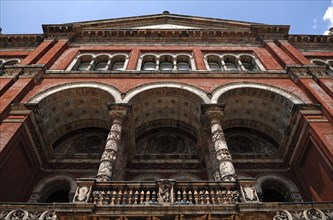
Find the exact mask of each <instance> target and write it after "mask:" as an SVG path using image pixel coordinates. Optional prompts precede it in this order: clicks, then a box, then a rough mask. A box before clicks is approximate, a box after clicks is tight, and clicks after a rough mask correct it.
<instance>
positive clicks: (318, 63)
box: [313, 60, 326, 66]
mask: <svg viewBox="0 0 333 220" xmlns="http://www.w3.org/2000/svg"><path fill="white" fill-rule="evenodd" d="M313 64H316V65H317V66H326V63H325V62H324V61H321V60H315V61H313Z"/></svg>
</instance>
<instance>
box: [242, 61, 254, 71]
mask: <svg viewBox="0 0 333 220" xmlns="http://www.w3.org/2000/svg"><path fill="white" fill-rule="evenodd" d="M242 64H243V66H244V68H245V69H246V70H248V71H255V70H256V67H255V66H254V65H253V64H252V63H249V62H242Z"/></svg>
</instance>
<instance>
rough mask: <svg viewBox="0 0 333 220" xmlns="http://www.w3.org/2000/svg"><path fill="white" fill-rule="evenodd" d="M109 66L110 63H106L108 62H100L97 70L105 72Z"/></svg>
mask: <svg viewBox="0 0 333 220" xmlns="http://www.w3.org/2000/svg"><path fill="white" fill-rule="evenodd" d="M107 64H108V62H106V61H102V62H99V63H98V64H97V65H96V67H95V70H105V68H106V65H107Z"/></svg>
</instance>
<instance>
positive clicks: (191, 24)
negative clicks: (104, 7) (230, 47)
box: [63, 13, 258, 30]
mask: <svg viewBox="0 0 333 220" xmlns="http://www.w3.org/2000/svg"><path fill="white" fill-rule="evenodd" d="M252 24H258V23H251V22H243V21H233V20H224V19H216V18H205V17H197V16H187V15H177V14H164V13H163V14H156V15H146V16H136V17H125V18H115V19H105V20H96V21H86V22H76V23H68V24H63V25H70V26H74V27H77V28H80V29H82V30H88V29H90V30H93V29H94V30H103V29H104V30H106V29H138V30H143V29H150V30H153V29H157V30H158V29H168V30H170V29H177V30H179V29H185V30H186V29H242V30H244V29H249V28H250V26H251V25H252Z"/></svg>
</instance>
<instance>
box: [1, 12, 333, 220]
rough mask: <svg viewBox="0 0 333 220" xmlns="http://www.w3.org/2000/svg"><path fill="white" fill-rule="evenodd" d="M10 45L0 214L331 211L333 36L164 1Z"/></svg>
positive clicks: (174, 215) (5, 54)
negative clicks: (161, 6) (162, 6)
mask: <svg viewBox="0 0 333 220" xmlns="http://www.w3.org/2000/svg"><path fill="white" fill-rule="evenodd" d="M0 39H1V40H0V47H1V51H0V64H1V73H0V75H1V76H0V80H1V84H0V95H1V105H0V123H1V124H0V129H1V130H0V131H1V134H0V135H1V136H0V137H1V139H0V180H1V181H0V189H1V190H0V202H1V204H0V219H40V220H42V219H94V220H97V219H151V220H153V219H156V220H157V219H179V220H180V219H252V220H254V219H257V220H259V219H275V220H277V219H286V220H291V219H306V220H308V219H327V220H329V219H333V80H332V77H333V35H327V36H324V35H318V36H317V35H316V36H314V35H292V34H289V26H288V25H267V24H259V23H251V22H241V21H230V20H223V19H213V18H203V17H194V16H185V15H177V14H170V13H169V12H167V11H165V12H163V13H162V14H156V15H147V16H137V17H126V18H119V19H107V20H98V21H87V22H77V23H67V24H60V25H43V34H31V35H8V34H0Z"/></svg>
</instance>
